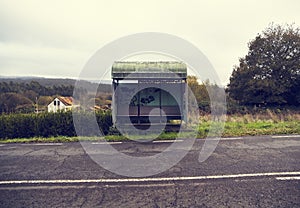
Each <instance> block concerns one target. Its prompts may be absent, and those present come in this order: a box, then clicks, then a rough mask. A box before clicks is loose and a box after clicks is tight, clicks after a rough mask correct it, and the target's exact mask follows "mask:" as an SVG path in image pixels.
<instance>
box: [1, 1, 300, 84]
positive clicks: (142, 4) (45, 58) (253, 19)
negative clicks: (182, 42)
mask: <svg viewBox="0 0 300 208" xmlns="http://www.w3.org/2000/svg"><path fill="white" fill-rule="evenodd" d="M79 2H80V3H79ZM299 10H300V1H298V0H285V1H276V0H273V1H272V0H260V1H258V0H252V1H242V0H226V1H225V0H224V1H221V0H220V1H216V0H212V1H200V0H194V1H189V0H185V1H183V0H164V1H162V0H160V1H159V0H151V1H142V0H126V1H116V0H111V1H38V0H36V1H33V0H26V1H17V0H1V1H0V75H2V76H3V75H6V76H24V75H25V76H46V77H70V78H74V77H77V76H78V75H79V73H80V71H81V69H82V68H83V66H84V64H85V63H86V61H87V60H88V59H89V58H90V57H91V55H92V54H93V53H94V52H95V51H97V49H99V48H101V47H102V46H103V45H104V44H106V43H109V42H111V41H113V40H115V39H117V38H119V37H122V36H125V35H130V34H134V33H139V32H164V33H169V34H173V35H176V36H179V37H181V38H183V39H186V40H187V41H190V42H191V43H193V44H194V45H195V46H197V47H198V48H199V49H200V50H201V51H202V52H203V53H204V54H205V55H206V56H207V57H208V59H209V60H210V61H211V63H212V64H213V65H214V67H215V69H216V71H217V73H218V74H219V77H220V80H221V82H222V83H223V84H226V83H228V81H229V77H230V74H231V72H232V69H233V66H234V65H236V64H238V59H239V57H242V56H244V55H245V54H246V53H247V43H248V42H249V41H250V40H251V39H254V38H255V36H256V35H257V33H260V32H261V31H262V30H263V29H264V28H266V27H267V26H268V25H269V23H271V22H274V23H279V24H284V23H295V25H297V26H299V22H300V12H299Z"/></svg>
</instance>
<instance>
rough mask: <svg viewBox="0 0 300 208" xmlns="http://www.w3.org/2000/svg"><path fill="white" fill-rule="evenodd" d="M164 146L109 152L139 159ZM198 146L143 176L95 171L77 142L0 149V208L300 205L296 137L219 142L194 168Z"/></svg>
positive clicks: (122, 146)
mask: <svg viewBox="0 0 300 208" xmlns="http://www.w3.org/2000/svg"><path fill="white" fill-rule="evenodd" d="M97 145H102V144H101V143H97V144H95V147H97ZM169 145H170V142H159V143H136V142H125V143H116V144H113V147H115V148H116V149H118V150H119V151H120V152H123V153H126V154H128V155H133V156H144V155H154V154H156V153H158V152H160V151H163V150H164V149H166V148H167V147H168V146H169ZM202 145H203V140H197V141H196V143H195V144H194V146H193V148H192V150H190V151H189V153H188V154H187V155H186V156H185V157H184V158H183V159H182V160H181V161H180V162H179V163H178V164H177V165H175V166H174V167H172V168H170V169H169V170H167V171H165V172H163V173H160V174H157V175H155V176H151V177H143V178H128V177H124V176H120V175H117V174H114V173H111V172H110V171H107V170H105V169H103V168H101V167H100V166H99V165H98V164H97V163H95V162H94V161H93V160H92V159H91V158H90V157H89V155H87V154H86V153H85V151H84V149H83V148H82V146H81V145H80V143H64V144H59V143H56V144H5V145H0V164H1V166H0V207H300V161H299V158H300V136H277V137H276V136H275V137H274V136H273V137H271V136H264V137H249V138H228V139H224V140H222V141H220V142H219V144H218V146H217V148H216V150H215V151H214V153H213V154H212V155H211V156H210V157H209V158H208V159H207V160H206V161H204V162H202V163H200V162H198V156H199V151H200V148H201V147H202ZM104 154H105V153H104ZM123 166H124V167H126V164H123ZM121 168H122V167H121Z"/></svg>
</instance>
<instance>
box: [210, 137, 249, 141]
mask: <svg viewBox="0 0 300 208" xmlns="http://www.w3.org/2000/svg"><path fill="white" fill-rule="evenodd" d="M242 139H243V138H242V137H223V138H222V137H221V138H219V139H215V138H214V139H209V138H208V139H207V140H220V141H227V140H242Z"/></svg>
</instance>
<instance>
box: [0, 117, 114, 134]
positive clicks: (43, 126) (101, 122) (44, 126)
mask: <svg viewBox="0 0 300 208" xmlns="http://www.w3.org/2000/svg"><path fill="white" fill-rule="evenodd" d="M80 116H82V117H84V118H85V119H87V120H91V119H92V117H93V116H96V120H97V123H98V126H99V128H100V130H101V131H102V132H103V133H104V134H108V132H109V128H110V127H111V126H112V118H111V113H110V112H105V113H104V112H96V113H95V114H93V113H91V112H80ZM87 125H88V124H87ZM85 127H86V128H87V129H88V128H89V126H85ZM53 136H54V137H56V136H76V131H75V128H74V123H73V115H72V112H59V113H39V114H34V113H32V114H2V115H0V138H1V139H12V138H31V137H53Z"/></svg>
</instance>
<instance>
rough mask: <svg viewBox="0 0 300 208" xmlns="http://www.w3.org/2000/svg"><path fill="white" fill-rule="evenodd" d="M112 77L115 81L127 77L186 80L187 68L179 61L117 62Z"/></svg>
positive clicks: (113, 67) (113, 66)
mask: <svg viewBox="0 0 300 208" xmlns="http://www.w3.org/2000/svg"><path fill="white" fill-rule="evenodd" d="M129 75H130V76H129ZM111 76H112V78H115V79H122V78H125V77H127V76H129V77H132V78H186V76H187V66H186V64H185V63H183V62H177V61H160V62H123V61H116V62H114V64H113V65H112V70H111Z"/></svg>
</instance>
